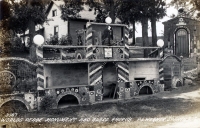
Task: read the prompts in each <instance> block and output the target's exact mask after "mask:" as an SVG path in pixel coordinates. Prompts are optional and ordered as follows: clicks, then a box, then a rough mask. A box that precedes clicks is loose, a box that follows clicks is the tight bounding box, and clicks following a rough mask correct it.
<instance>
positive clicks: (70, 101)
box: [58, 94, 79, 108]
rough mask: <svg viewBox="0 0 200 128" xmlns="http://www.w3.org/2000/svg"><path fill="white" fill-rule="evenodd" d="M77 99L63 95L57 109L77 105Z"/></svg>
mask: <svg viewBox="0 0 200 128" xmlns="http://www.w3.org/2000/svg"><path fill="white" fill-rule="evenodd" d="M78 104H79V101H78V98H77V97H76V96H74V95H70V94H68V95H65V96H63V97H62V98H61V99H60V100H59V101H58V108H63V107H67V106H70V105H78Z"/></svg>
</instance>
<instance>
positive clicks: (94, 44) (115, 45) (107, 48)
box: [37, 22, 160, 64]
mask: <svg viewBox="0 0 200 128" xmlns="http://www.w3.org/2000/svg"><path fill="white" fill-rule="evenodd" d="M128 36H129V29H128V27H127V26H126V25H123V24H105V23H93V22H88V23H87V24H86V30H78V31H77V40H78V42H77V45H76V46H74V45H73V46H72V45H43V47H42V49H41V48H39V49H40V50H42V51H41V52H40V51H39V50H38V51H37V52H40V53H41V57H42V58H43V60H42V63H49V64H53V63H87V62H105V61H149V60H160V59H159V57H158V52H155V51H158V49H159V47H138V46H130V44H129V42H128ZM73 44H74V43H73ZM151 53H154V54H151Z"/></svg>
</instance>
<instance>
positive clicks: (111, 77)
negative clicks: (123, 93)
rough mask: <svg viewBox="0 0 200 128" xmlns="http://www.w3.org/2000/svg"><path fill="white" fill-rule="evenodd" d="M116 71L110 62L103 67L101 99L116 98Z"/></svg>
mask: <svg viewBox="0 0 200 128" xmlns="http://www.w3.org/2000/svg"><path fill="white" fill-rule="evenodd" d="M116 92H117V69H116V67H115V64H114V63H112V62H109V63H106V64H105V65H104V67H103V99H104V100H106V99H115V98H117V95H116Z"/></svg>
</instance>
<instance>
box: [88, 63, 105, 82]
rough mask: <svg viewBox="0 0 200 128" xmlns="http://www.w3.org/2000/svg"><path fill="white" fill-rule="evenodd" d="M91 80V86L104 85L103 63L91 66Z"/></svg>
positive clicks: (91, 64)
mask: <svg viewBox="0 0 200 128" xmlns="http://www.w3.org/2000/svg"><path fill="white" fill-rule="evenodd" d="M89 79H90V82H89V83H90V85H96V84H100V83H102V63H90V64H89Z"/></svg>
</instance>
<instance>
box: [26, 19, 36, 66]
mask: <svg viewBox="0 0 200 128" xmlns="http://www.w3.org/2000/svg"><path fill="white" fill-rule="evenodd" d="M28 28H29V37H30V45H29V47H30V49H29V53H30V59H31V60H32V61H33V62H34V61H35V60H36V58H37V56H36V48H35V44H34V43H33V37H34V36H35V23H34V22H33V21H32V20H29V25H28Z"/></svg>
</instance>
